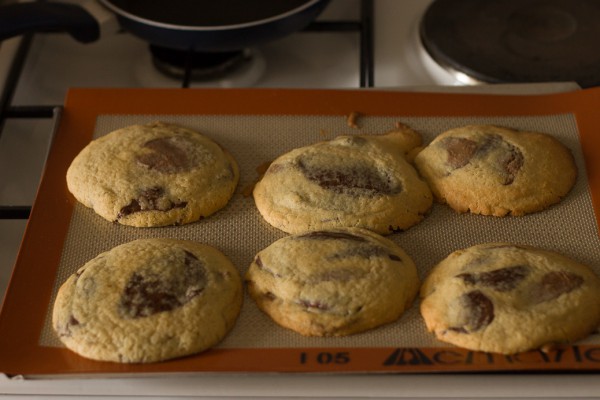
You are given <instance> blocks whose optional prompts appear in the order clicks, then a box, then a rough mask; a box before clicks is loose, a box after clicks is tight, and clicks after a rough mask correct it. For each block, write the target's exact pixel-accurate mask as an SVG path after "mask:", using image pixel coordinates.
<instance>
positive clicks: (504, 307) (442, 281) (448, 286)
mask: <svg viewBox="0 0 600 400" xmlns="http://www.w3.org/2000/svg"><path fill="white" fill-rule="evenodd" d="M420 295H421V304H420V310H421V315H422V316H423V318H424V320H425V324H426V326H427V329H428V330H429V331H431V332H433V333H434V334H435V336H436V337H437V338H438V339H439V340H441V341H444V342H448V343H452V344H454V345H456V346H460V347H464V348H467V349H471V350H479V351H487V352H494V353H504V354H513V353H518V352H523V351H527V350H533V349H537V348H541V347H543V346H546V345H550V346H551V345H554V344H561V343H569V342H573V341H576V340H578V339H581V338H584V337H586V336H587V335H589V334H590V333H592V332H593V331H594V330H595V329H596V328H597V327H598V324H599V323H600V279H599V278H598V276H597V275H596V274H595V273H594V272H593V270H592V269H591V268H589V267H587V266H585V265H582V264H580V263H578V262H576V261H574V260H571V259H569V258H567V257H565V256H563V255H561V254H558V253H556V252H552V251H547V250H543V249H538V248H534V247H531V246H524V245H514V244H510V243H486V244H480V245H476V246H473V247H470V248H467V249H463V250H458V251H456V252H454V253H452V254H450V255H449V256H448V257H447V258H445V259H444V260H442V261H441V262H440V263H439V264H438V265H437V266H435V267H434V269H433V270H432V271H431V272H430V274H429V275H428V276H427V277H426V278H425V280H424V281H423V285H422V287H421V293H420Z"/></svg>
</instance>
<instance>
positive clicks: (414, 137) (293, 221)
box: [253, 128, 433, 234]
mask: <svg viewBox="0 0 600 400" xmlns="http://www.w3.org/2000/svg"><path fill="white" fill-rule="evenodd" d="M418 144H420V136H419V135H418V134H417V133H416V132H414V131H412V130H410V129H409V128H403V129H401V130H398V131H395V132H392V133H389V134H386V135H380V136H369V135H361V136H340V137H337V138H335V139H333V140H330V141H326V142H320V143H316V144H313V145H309V146H306V147H302V148H298V149H295V150H292V151H290V152H288V153H286V154H284V155H282V156H280V157H279V158H277V159H276V160H275V161H273V163H272V164H271V165H270V167H269V168H268V170H267V171H266V173H265V175H264V176H263V177H262V179H261V180H260V181H259V182H258V183H257V184H256V186H255V188H254V192H253V194H254V200H255V203H256V207H257V208H258V210H259V212H260V213H261V215H262V216H263V217H264V219H265V220H266V221H267V222H268V223H270V224H271V225H273V226H274V227H276V228H278V229H281V230H283V231H285V232H287V233H301V232H304V231H309V230H322V229H332V228H339V227H359V228H366V229H370V230H373V231H375V232H377V233H380V234H388V233H391V232H394V231H397V230H405V229H408V228H410V227H411V226H413V225H415V224H416V223H418V222H420V221H421V220H422V219H423V217H424V215H425V214H426V213H427V212H428V210H429V209H430V207H431V205H432V202H433V196H432V194H431V191H430V190H429V187H428V186H427V184H426V183H425V182H424V181H423V180H422V179H421V178H420V177H419V175H418V173H417V172H416V170H415V169H414V167H413V166H412V165H411V164H410V163H409V162H408V161H407V159H406V154H407V153H409V152H410V151H411V150H412V149H414V148H415V147H416V146H418Z"/></svg>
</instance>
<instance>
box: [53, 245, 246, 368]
mask: <svg viewBox="0 0 600 400" xmlns="http://www.w3.org/2000/svg"><path fill="white" fill-rule="evenodd" d="M241 304H242V283H241V278H240V275H239V273H238V271H237V270H236V268H235V267H234V266H233V264H232V263H231V262H230V261H229V260H228V258H227V257H226V256H225V255H223V254H222V253H221V252H220V251H218V250H217V249H215V248H213V247H210V246H207V245H203V244H200V243H197V242H191V241H182V240H174V239H140V240H136V241H133V242H129V243H126V244H123V245H120V246H117V247H115V248H113V249H111V250H109V251H107V252H105V253H102V254H100V255H98V256H97V257H95V258H94V259H92V260H90V261H89V262H87V263H86V264H85V265H84V266H83V267H81V268H80V269H79V270H78V271H77V272H76V273H75V274H73V275H72V276H71V277H69V279H68V280H67V281H66V282H65V283H64V284H63V285H62V286H61V288H60V289H59V291H58V294H57V297H56V300H55V303H54V311H53V315H52V325H53V328H54V330H55V331H56V333H57V335H58V337H59V339H60V340H61V341H62V343H64V344H65V345H66V347H67V348H69V349H70V350H72V351H74V352H76V353H78V354H79V355H81V356H83V357H86V358H90V359H94V360H103V361H114V362H121V363H145V362H155V361H161V360H167V359H171V358H175V357H181V356H186V355H190V354H194V353H198V352H201V351H203V350H206V349H208V348H210V347H212V346H213V345H215V344H217V343H218V342H219V341H221V339H223V337H224V336H225V335H226V334H227V333H228V332H229V330H230V329H231V328H232V327H233V325H234V323H235V321H236V318H237V316H238V313H239V311H240V308H241Z"/></svg>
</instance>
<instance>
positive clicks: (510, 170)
mask: <svg viewBox="0 0 600 400" xmlns="http://www.w3.org/2000/svg"><path fill="white" fill-rule="evenodd" d="M440 143H441V145H442V147H444V148H445V149H446V151H447V153H448V157H447V159H446V163H447V164H448V165H449V166H450V167H451V168H452V169H459V168H462V167H464V166H465V165H467V164H468V163H469V162H470V161H471V160H472V159H474V158H481V157H484V156H485V155H486V154H488V153H490V152H491V151H494V150H497V151H500V155H499V157H498V158H497V159H496V162H497V163H498V168H499V169H500V170H501V171H502V175H503V179H504V180H503V182H502V184H503V185H510V184H511V183H513V182H514V180H515V178H516V176H517V174H518V172H519V171H520V170H521V168H522V167H523V163H524V157H523V153H521V151H520V150H519V149H518V148H517V147H515V146H513V145H512V144H510V143H508V142H507V141H505V140H504V139H502V137H501V136H499V135H494V134H491V135H486V136H485V137H484V138H483V140H482V141H481V143H477V142H476V141H474V140H470V139H466V138H460V137H447V138H444V139H442V140H441V142H440Z"/></svg>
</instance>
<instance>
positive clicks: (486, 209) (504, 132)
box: [415, 124, 578, 217]
mask: <svg viewBox="0 0 600 400" xmlns="http://www.w3.org/2000/svg"><path fill="white" fill-rule="evenodd" d="M473 130H486V131H488V132H490V133H495V134H498V135H500V136H502V138H503V139H506V138H507V137H508V138H509V139H512V140H510V141H509V143H511V144H512V145H516V144H520V143H522V136H521V137H520V135H527V136H528V137H529V138H531V139H528V140H530V141H532V142H533V141H535V142H536V143H539V142H540V141H542V142H544V143H542V144H539V146H542V147H547V148H548V149H550V150H552V152H553V154H554V155H555V156H556V158H555V159H559V160H561V163H564V164H568V168H563V169H561V171H562V172H563V173H562V174H561V175H560V176H561V177H562V178H563V179H561V180H560V182H559V184H557V185H555V187H556V188H557V190H553V191H551V192H550V191H548V190H547V185H545V186H544V188H545V190H543V191H538V193H539V192H543V193H545V194H546V196H545V197H544V198H543V199H535V198H534V197H533V196H532V195H531V194H529V195H528V196H527V197H523V198H529V200H528V201H527V202H526V204H524V205H522V206H520V205H518V204H516V202H515V198H514V197H513V198H512V199H508V201H505V200H502V201H501V202H500V203H498V202H494V201H492V200H490V197H489V196H488V194H489V193H486V192H484V193H483V194H482V193H476V192H477V191H478V188H477V187H465V186H464V185H456V184H455V183H454V182H453V181H449V180H448V179H444V178H445V177H442V178H440V177H438V176H437V174H435V173H434V172H433V167H432V166H431V162H429V161H428V160H427V159H424V157H425V156H426V155H427V154H428V153H429V151H428V147H430V146H432V145H435V144H436V143H437V142H439V141H441V140H443V139H444V138H447V137H456V136H455V135H457V134H458V137H461V135H460V133H461V132H467V133H468V132H471V131H473ZM537 146H538V144H532V145H531V146H528V147H529V148H535V147H537ZM516 147H517V148H523V147H522V146H516ZM546 154H547V152H546ZM415 167H416V168H417V170H418V171H419V173H420V174H421V176H422V177H423V178H424V179H425V180H426V181H427V183H428V184H429V187H430V188H431V191H432V193H433V195H434V197H435V200H436V201H437V202H438V203H440V204H447V205H448V206H449V207H450V208H452V209H453V210H455V211H457V212H459V213H472V214H479V215H489V216H495V217H504V216H509V215H510V216H515V217H518V216H524V215H527V214H531V213H535V212H540V211H543V210H545V209H547V208H549V207H550V206H552V205H555V204H558V203H560V202H561V201H562V200H563V199H564V198H565V197H567V196H568V194H569V193H570V192H571V191H572V189H573V187H574V186H575V184H576V182H577V177H578V168H577V164H576V162H575V158H574V156H573V153H572V151H571V150H570V149H569V148H568V147H567V146H566V145H565V144H564V143H562V142H561V141H560V140H559V139H557V138H556V137H554V136H553V135H550V134H548V133H542V132H534V131H526V130H517V129H513V128H508V127H504V126H499V125H485V124H484V125H465V126H461V127H457V128H453V129H450V130H447V131H444V132H442V133H440V134H439V135H438V136H436V137H435V138H434V139H433V140H432V141H431V143H430V144H429V145H427V146H425V147H424V148H423V149H422V150H420V151H419V153H418V154H416V155H415ZM448 177H452V175H448ZM456 186H461V187H459V188H457V187H456ZM507 187H508V190H510V191H512V192H514V193H512V195H513V196H515V195H519V193H517V191H516V190H513V187H511V186H507ZM498 188H499V189H498V190H499V191H501V190H502V186H498ZM459 189H460V190H459ZM521 192H522V191H521ZM482 196H483V197H484V198H485V201H484V202H481V199H482ZM494 203H496V204H494Z"/></svg>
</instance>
